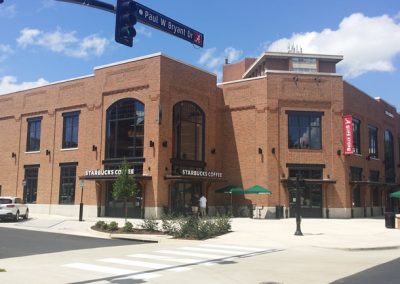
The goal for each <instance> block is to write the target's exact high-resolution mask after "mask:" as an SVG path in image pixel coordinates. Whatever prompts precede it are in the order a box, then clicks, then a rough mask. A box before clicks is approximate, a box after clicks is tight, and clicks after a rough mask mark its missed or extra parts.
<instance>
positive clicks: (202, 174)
mask: <svg viewBox="0 0 400 284" xmlns="http://www.w3.org/2000/svg"><path fill="white" fill-rule="evenodd" d="M182 175H183V176H192V177H209V178H222V173H221V172H216V171H198V170H182Z"/></svg>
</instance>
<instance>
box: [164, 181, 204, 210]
mask: <svg viewBox="0 0 400 284" xmlns="http://www.w3.org/2000/svg"><path fill="white" fill-rule="evenodd" d="M200 195H201V182H177V183H175V185H174V186H173V188H172V192H171V212H172V214H176V215H186V214H190V213H191V210H192V205H193V203H196V204H197V202H198V200H199V198H200Z"/></svg>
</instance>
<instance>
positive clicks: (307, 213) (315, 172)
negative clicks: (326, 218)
mask: <svg viewBox="0 0 400 284" xmlns="http://www.w3.org/2000/svg"><path fill="white" fill-rule="evenodd" d="M298 175H299V178H300V179H314V180H318V179H322V168H321V167H312V166H311V165H300V166H298V167H290V168H289V178H296V177H297V176H298ZM288 190H289V207H290V217H295V212H296V209H295V208H296V188H295V187H293V184H291V186H288ZM300 195H301V197H300V198H301V200H300V202H301V214H302V217H322V184H306V187H305V188H304V189H301V190H300Z"/></svg>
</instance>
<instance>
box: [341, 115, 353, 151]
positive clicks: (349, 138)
mask: <svg viewBox="0 0 400 284" xmlns="http://www.w3.org/2000/svg"><path fill="white" fill-rule="evenodd" d="M343 138H344V154H345V155H352V154H353V151H354V149H353V117H352V116H351V115H347V116H343Z"/></svg>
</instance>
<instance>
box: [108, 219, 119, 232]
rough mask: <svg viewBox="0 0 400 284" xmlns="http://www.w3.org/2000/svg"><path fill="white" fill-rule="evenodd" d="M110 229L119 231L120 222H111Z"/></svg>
mask: <svg viewBox="0 0 400 284" xmlns="http://www.w3.org/2000/svg"><path fill="white" fill-rule="evenodd" d="M108 230H110V231H117V230H118V223H117V222H115V221H112V222H110V224H109V225H108Z"/></svg>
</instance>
